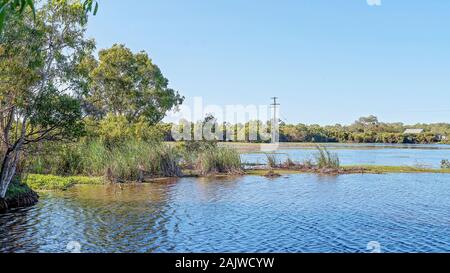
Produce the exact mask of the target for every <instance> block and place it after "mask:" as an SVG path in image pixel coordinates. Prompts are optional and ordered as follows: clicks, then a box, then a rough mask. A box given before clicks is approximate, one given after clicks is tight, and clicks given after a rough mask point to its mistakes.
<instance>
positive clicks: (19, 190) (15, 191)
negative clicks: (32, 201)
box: [5, 182, 30, 199]
mask: <svg viewBox="0 0 450 273" xmlns="http://www.w3.org/2000/svg"><path fill="white" fill-rule="evenodd" d="M29 192H30V188H29V187H28V185H26V184H24V183H20V182H12V183H11V185H10V186H9V187H8V191H7V192H6V196H5V198H6V199H13V198H15V197H17V196H21V195H24V194H27V193H29Z"/></svg>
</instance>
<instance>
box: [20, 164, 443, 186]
mask: <svg viewBox="0 0 450 273" xmlns="http://www.w3.org/2000/svg"><path fill="white" fill-rule="evenodd" d="M183 173H184V175H182V176H179V177H147V178H145V179H144V180H143V182H136V181H134V182H133V181H129V182H125V183H114V182H109V181H107V179H106V178H104V177H88V176H69V177H62V176H55V175H40V174H30V175H28V177H27V178H26V179H25V181H24V183H25V184H26V185H28V186H29V187H30V188H31V189H32V190H35V191H55V190H56V191H65V190H68V189H70V188H71V187H73V186H75V185H104V184H108V183H111V184H122V185H126V184H146V183H157V182H165V181H168V180H171V181H173V180H174V179H175V180H176V179H180V178H208V177H209V178H213V177H237V176H268V177H276V176H277V175H295V174H316V175H332V176H333V175H350V174H396V173H432V174H450V169H426V168H418V167H410V166H364V165H359V166H356V165H355V166H343V167H341V168H339V169H331V168H328V169H327V168H323V169H319V168H295V167H294V168H282V167H278V168H258V167H257V168H252V169H246V170H243V171H242V173H211V174H209V175H200V174H197V173H196V172H195V171H192V170H184V172H183ZM271 174H272V175H271Z"/></svg>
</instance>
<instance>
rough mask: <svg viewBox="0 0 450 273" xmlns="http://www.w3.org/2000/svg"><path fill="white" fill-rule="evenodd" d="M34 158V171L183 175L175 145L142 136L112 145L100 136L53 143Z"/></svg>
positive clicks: (120, 177) (121, 176) (115, 176)
mask: <svg viewBox="0 0 450 273" xmlns="http://www.w3.org/2000/svg"><path fill="white" fill-rule="evenodd" d="M50 150H51V152H50ZM30 161H31V163H30V165H29V169H28V171H29V172H30V173H39V174H53V175H59V176H67V175H83V176H106V177H107V178H108V179H110V180H112V181H140V180H142V178H143V176H152V177H155V176H164V177H172V176H180V175H181V169H180V167H179V161H180V155H179V153H178V151H177V150H176V149H175V148H172V147H170V146H169V145H165V144H163V143H158V142H153V143H152V142H144V141H139V140H127V141H124V142H122V143H120V145H112V146H111V145H106V144H105V143H103V142H102V141H99V140H89V141H84V142H79V143H72V144H64V145H49V146H48V147H46V149H44V150H43V151H42V152H41V153H39V154H37V155H34V156H32V157H31V158H30Z"/></svg>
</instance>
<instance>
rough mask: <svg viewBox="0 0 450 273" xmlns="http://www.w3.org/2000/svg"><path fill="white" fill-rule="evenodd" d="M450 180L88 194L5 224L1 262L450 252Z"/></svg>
mask: <svg viewBox="0 0 450 273" xmlns="http://www.w3.org/2000/svg"><path fill="white" fill-rule="evenodd" d="M449 182H450V176H449V175H445V174H439V175H436V174H413V175H409V174H392V175H345V176H335V177H333V176H317V175H313V174H305V175H290V176H285V177H280V178H278V179H275V180H273V179H272V180H271V179H266V178H263V177H250V176H249V177H236V178H222V179H194V178H187V179H180V180H178V181H164V182H158V183H152V184H146V185H130V186H118V185H110V186H78V187H75V188H73V189H71V190H70V191H67V192H64V193H49V194H44V195H43V196H42V199H41V202H40V203H39V204H38V205H37V206H36V207H34V208H31V209H26V210H16V211H13V212H10V213H8V214H5V215H1V216H0V251H1V252H65V251H67V250H66V246H67V244H68V243H69V242H71V241H77V242H80V244H81V246H82V249H81V251H82V252H364V251H366V248H367V244H368V243H369V242H371V241H377V242H379V243H380V244H381V245H382V249H383V251H387V252H450V183H449Z"/></svg>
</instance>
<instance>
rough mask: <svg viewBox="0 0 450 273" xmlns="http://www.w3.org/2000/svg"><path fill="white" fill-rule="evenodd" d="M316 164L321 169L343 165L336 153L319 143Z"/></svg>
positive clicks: (337, 167) (336, 167)
mask: <svg viewBox="0 0 450 273" xmlns="http://www.w3.org/2000/svg"><path fill="white" fill-rule="evenodd" d="M316 164H317V166H318V167H319V168H320V169H325V168H328V169H339V167H340V165H341V164H340V160H339V156H338V155H337V154H336V153H331V152H330V151H328V150H327V149H326V148H325V147H321V146H319V145H317V154H316Z"/></svg>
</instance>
